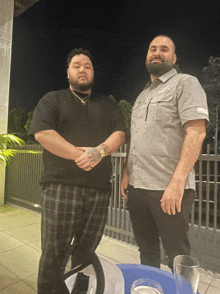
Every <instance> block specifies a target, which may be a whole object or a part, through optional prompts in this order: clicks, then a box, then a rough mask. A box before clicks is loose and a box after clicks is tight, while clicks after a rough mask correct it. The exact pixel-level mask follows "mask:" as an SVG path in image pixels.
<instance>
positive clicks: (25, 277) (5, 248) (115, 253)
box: [0, 204, 220, 294]
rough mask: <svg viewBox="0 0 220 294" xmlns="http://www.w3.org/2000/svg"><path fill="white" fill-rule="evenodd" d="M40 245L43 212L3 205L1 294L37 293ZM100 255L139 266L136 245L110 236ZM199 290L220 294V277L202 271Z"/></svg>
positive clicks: (0, 219)
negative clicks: (41, 213)
mask: <svg viewBox="0 0 220 294" xmlns="http://www.w3.org/2000/svg"><path fill="white" fill-rule="evenodd" d="M40 243H41V241H40V213H37V212H34V211H31V210H28V209H25V208H22V207H19V206H16V205H12V204H7V205H5V206H0V294H14V293H15V294H18V293H19V294H24V293H25V294H36V293H37V271H38V261H39V258H40V254H41V251H40ZM96 252H97V253H99V254H100V255H103V256H105V257H107V258H109V259H110V260H111V261H112V262H113V263H115V264H117V263H139V253H138V251H137V247H136V246H134V245H129V244H127V243H124V242H121V241H117V240H115V239H112V238H109V237H106V236H103V238H102V241H101V243H100V245H99V246H98V248H97V250H96ZM161 268H162V269H164V270H167V271H169V268H168V267H167V266H164V265H162V266H161ZM198 290H199V293H200V294H219V293H220V274H218V273H214V272H212V271H209V270H204V269H202V268H201V274H200V282H199V289H198Z"/></svg>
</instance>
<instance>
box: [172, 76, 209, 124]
mask: <svg viewBox="0 0 220 294" xmlns="http://www.w3.org/2000/svg"><path fill="white" fill-rule="evenodd" d="M178 90H179V97H178V111H179V116H180V120H181V123H182V125H184V124H185V123H186V122H187V121H189V120H197V119H205V120H206V124H208V123H209V114H208V106H207V98H206V93H205V91H204V90H203V88H202V86H201V85H200V83H199V81H198V79H197V78H195V77H193V76H187V77H186V78H185V79H184V80H182V81H181V84H180V87H179V89H178Z"/></svg>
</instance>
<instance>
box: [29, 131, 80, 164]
mask: <svg viewBox="0 0 220 294" xmlns="http://www.w3.org/2000/svg"><path fill="white" fill-rule="evenodd" d="M34 136H35V139H36V141H38V142H39V143H40V144H41V145H42V146H43V147H44V148H45V149H46V150H48V151H49V152H51V153H53V154H55V155H57V156H59V157H62V158H65V159H70V160H76V159H77V158H78V157H79V156H81V155H82V154H83V153H84V152H83V151H81V150H79V149H78V148H76V147H75V146H74V145H72V144H71V143H69V142H67V141H66V140H65V139H64V138H63V137H62V136H60V135H59V134H58V133H57V132H56V131H54V130H45V131H40V132H36V133H35V134H34Z"/></svg>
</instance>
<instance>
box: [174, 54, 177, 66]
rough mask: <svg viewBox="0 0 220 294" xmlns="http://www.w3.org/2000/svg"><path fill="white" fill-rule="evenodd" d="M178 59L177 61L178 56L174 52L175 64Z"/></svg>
mask: <svg viewBox="0 0 220 294" xmlns="http://www.w3.org/2000/svg"><path fill="white" fill-rule="evenodd" d="M176 61H177V56H176V54H175V53H174V54H173V64H175V63H176Z"/></svg>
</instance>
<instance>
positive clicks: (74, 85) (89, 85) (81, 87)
mask: <svg viewBox="0 0 220 294" xmlns="http://www.w3.org/2000/svg"><path fill="white" fill-rule="evenodd" d="M94 82H95V79H94V77H93V78H92V80H91V81H90V82H88V83H86V84H79V83H78V82H74V81H71V80H70V79H69V83H70V85H71V87H72V88H73V89H74V90H76V91H79V92H85V91H88V90H91V89H92V88H93V86H94Z"/></svg>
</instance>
